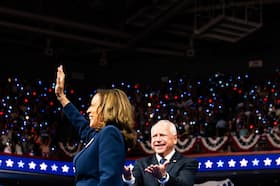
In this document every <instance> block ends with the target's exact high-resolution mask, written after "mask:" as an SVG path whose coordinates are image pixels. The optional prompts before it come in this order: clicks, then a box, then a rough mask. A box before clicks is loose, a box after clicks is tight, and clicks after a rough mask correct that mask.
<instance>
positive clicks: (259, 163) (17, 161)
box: [0, 154, 280, 176]
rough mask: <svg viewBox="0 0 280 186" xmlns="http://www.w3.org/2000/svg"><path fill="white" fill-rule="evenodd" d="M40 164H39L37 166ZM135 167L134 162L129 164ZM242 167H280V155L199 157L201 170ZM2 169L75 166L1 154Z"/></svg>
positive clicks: (55, 170)
mask: <svg viewBox="0 0 280 186" xmlns="http://www.w3.org/2000/svg"><path fill="white" fill-rule="evenodd" d="M37 165H38V166H37ZM128 165H129V167H130V168H133V166H134V163H129V164H128ZM240 168H242V170H244V169H248V170H256V169H258V168H261V169H263V168H265V169H275V168H276V169H279V168H280V156H279V155H277V156H276V154H271V155H269V154H265V155H252V156H251V155H248V156H244V155H242V156H224V157H219V158H217V157H208V158H207V157H201V158H198V169H199V170H201V171H203V170H204V171H215V170H217V169H218V170H239V169H240ZM0 169H4V170H5V169H8V170H15V171H23V172H24V171H28V172H30V171H32V172H37V171H38V173H42V172H44V173H48V174H58V175H60V174H63V175H69V176H72V175H74V173H75V167H74V166H73V163H72V162H56V161H51V160H43V159H42V160H39V159H36V158H24V157H14V156H9V155H3V156H1V155H0Z"/></svg>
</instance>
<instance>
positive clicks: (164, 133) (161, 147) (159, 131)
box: [151, 122, 177, 157]
mask: <svg viewBox="0 0 280 186" xmlns="http://www.w3.org/2000/svg"><path fill="white" fill-rule="evenodd" d="M176 143H177V135H176V134H175V133H174V132H173V133H172V127H171V125H170V123H166V122H159V123H157V124H155V125H154V126H153V127H152V129H151V146H152V149H153V150H154V151H155V152H156V153H157V154H159V155H161V156H163V157H164V156H166V155H167V154H169V153H170V152H171V151H172V150H173V149H174V147H175V145H176Z"/></svg>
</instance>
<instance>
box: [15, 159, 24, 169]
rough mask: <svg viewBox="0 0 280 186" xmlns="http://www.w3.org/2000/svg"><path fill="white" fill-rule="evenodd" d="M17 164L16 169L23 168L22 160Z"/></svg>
mask: <svg viewBox="0 0 280 186" xmlns="http://www.w3.org/2000/svg"><path fill="white" fill-rule="evenodd" d="M17 164H18V168H23V167H24V162H23V161H22V160H20V161H19V162H17Z"/></svg>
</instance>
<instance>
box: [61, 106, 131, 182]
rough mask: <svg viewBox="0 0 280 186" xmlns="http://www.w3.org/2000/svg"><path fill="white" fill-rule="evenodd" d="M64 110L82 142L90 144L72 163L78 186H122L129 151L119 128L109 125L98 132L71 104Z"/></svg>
mask: <svg viewBox="0 0 280 186" xmlns="http://www.w3.org/2000/svg"><path fill="white" fill-rule="evenodd" d="M63 111H64V114H65V115H66V117H67V118H68V120H69V121H70V122H71V124H72V125H73V126H74V127H75V128H76V130H77V131H78V133H79V135H80V137H81V140H83V141H84V142H86V143H87V145H86V146H85V147H84V148H83V149H82V150H81V151H80V152H79V153H78V154H76V155H75V157H74V160H73V163H74V168H75V170H74V171H75V184H76V186H122V185H123V181H122V177H121V176H122V170H123V165H124V163H125V155H126V150H125V142H124V138H123V136H122V134H121V133H120V131H119V129H118V128H117V127H115V126H114V125H106V127H104V128H103V129H101V130H100V131H99V132H96V131H95V130H94V129H93V128H91V127H90V126H89V122H88V121H87V120H86V119H85V117H84V116H83V115H81V114H80V112H79V111H78V109H77V108H76V107H75V106H74V105H73V104H72V103H69V104H67V105H66V106H65V107H64V108H63Z"/></svg>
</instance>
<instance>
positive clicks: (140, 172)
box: [123, 120, 198, 186]
mask: <svg viewBox="0 0 280 186" xmlns="http://www.w3.org/2000/svg"><path fill="white" fill-rule="evenodd" d="M176 143H177V130H176V126H175V125H174V124H173V123H172V122H170V121H169V120H160V121H158V122H157V123H155V124H154V125H153V126H152V128H151V147H152V149H153V150H154V151H155V154H153V155H151V156H148V157H144V158H140V159H138V160H136V161H135V164H134V167H133V169H132V170H131V169H130V168H129V167H128V166H125V167H124V173H123V180H124V182H125V183H127V184H128V185H133V186H158V185H165V186H193V184H194V180H195V175H196V172H197V170H198V161H197V160H196V159H193V158H189V157H186V156H184V155H182V154H180V153H179V152H177V151H176V150H175V145H176Z"/></svg>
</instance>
